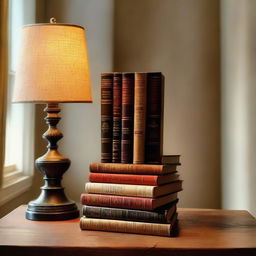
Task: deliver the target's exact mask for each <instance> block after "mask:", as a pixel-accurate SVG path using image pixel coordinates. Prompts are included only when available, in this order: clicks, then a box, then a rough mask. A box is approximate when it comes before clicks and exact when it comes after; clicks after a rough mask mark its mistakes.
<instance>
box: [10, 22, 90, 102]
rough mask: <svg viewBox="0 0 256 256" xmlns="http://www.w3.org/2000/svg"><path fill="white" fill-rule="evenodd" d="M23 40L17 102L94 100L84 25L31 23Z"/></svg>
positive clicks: (17, 79) (17, 75) (19, 64)
mask: <svg viewBox="0 0 256 256" xmlns="http://www.w3.org/2000/svg"><path fill="white" fill-rule="evenodd" d="M21 41H22V43H21V52H20V58H19V63H18V68H17V74H16V79H15V88H14V95H13V102H38V103H40V102H48V103H49V102H92V96H91V88H90V76H89V70H88V56H87V51H86V41H85V31H84V29H83V28H82V27H80V26H76V25H66V24H38V25H28V26H25V27H23V31H22V40H21Z"/></svg>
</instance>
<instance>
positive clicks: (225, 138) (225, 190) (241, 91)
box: [221, 0, 256, 216]
mask: <svg viewBox="0 0 256 256" xmlns="http://www.w3.org/2000/svg"><path fill="white" fill-rule="evenodd" d="M255 10H256V1H255V0H243V1H241V0H222V2H221V53H222V54H221V56H222V57H221V58H222V63H221V64H222V68H221V70H222V91H221V96H222V100H221V103H222V122H221V123H222V203H223V205H222V206H223V208H226V209H247V210H248V211H249V212H250V213H252V214H253V215H255V216H256V198H255V196H256V12H255Z"/></svg>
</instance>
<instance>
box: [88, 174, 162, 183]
mask: <svg viewBox="0 0 256 256" xmlns="http://www.w3.org/2000/svg"><path fill="white" fill-rule="evenodd" d="M157 179H158V176H156V175H133V174H127V175H126V174H109V173H90V174H89V181H91V182H105V183H120V184H134V185H149V186H157Z"/></svg>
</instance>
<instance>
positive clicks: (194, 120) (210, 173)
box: [114, 0, 220, 208]
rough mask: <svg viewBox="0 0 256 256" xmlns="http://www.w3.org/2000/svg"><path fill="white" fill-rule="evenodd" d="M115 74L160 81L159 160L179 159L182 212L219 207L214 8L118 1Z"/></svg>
mask: <svg viewBox="0 0 256 256" xmlns="http://www.w3.org/2000/svg"><path fill="white" fill-rule="evenodd" d="M114 24H115V41H114V43H115V44H114V46H115V47H114V56H115V58H114V69H115V71H162V72H163V74H164V75H165V109H164V111H165V113H164V118H165V120H164V122H165V125H164V153H165V154H176V153H177V154H181V155H182V158H181V159H182V166H181V168H180V172H181V175H182V178H183V179H184V191H183V192H182V193H181V196H180V198H181V201H180V206H184V207H203V208H219V207H220V71H219V69H220V51H219V32H220V31H219V4H218V1H215V0H207V1H205V0H193V1H187V0H160V1H157V0H140V1H137V0H121V1H120V0H116V1H115V23H114Z"/></svg>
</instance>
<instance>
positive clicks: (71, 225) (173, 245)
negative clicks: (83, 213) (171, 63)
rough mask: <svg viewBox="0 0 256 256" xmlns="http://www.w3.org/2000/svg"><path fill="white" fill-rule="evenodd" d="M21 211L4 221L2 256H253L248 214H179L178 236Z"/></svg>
mask: <svg viewBox="0 0 256 256" xmlns="http://www.w3.org/2000/svg"><path fill="white" fill-rule="evenodd" d="M24 212H25V206H21V207H19V208H17V209H16V210H14V211H13V212H11V213H10V214H9V215H7V216H5V217H4V218H2V219H1V220H0V255H1V256H4V255H8V256H15V255H26V256H29V255H36V256H40V255H47V256H50V255H61V256H66V255H69V256H71V255H72V256H73V255H74V256H80V255H83V256H91V255H92V256H97V255H104V256H105V255H106V256H116V255H120V256H126V255H133V256H135V255H140V256H147V255H157V256H165V255H175V256H179V255H190V256H191V255H196V256H200V255H207V256H211V255H227V256H231V255H254V256H256V220H255V219H254V218H253V217H252V216H251V215H250V214H249V213H248V212H246V211H226V210H202V209H179V211H178V212H179V220H180V234H179V237H175V238H171V237H158V236H144V235H134V234H121V233H112V232H98V231H81V230H80V228H79V219H75V220H70V221H59V222H40V221H29V220H26V219H25V218H24Z"/></svg>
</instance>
